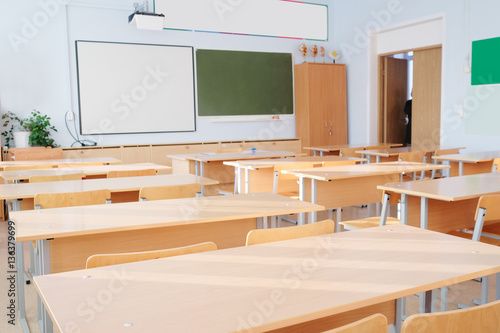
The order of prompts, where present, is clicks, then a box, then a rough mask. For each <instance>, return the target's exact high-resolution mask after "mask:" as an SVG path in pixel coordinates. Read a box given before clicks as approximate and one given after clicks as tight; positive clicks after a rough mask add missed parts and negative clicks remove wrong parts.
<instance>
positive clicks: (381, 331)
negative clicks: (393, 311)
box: [324, 314, 388, 333]
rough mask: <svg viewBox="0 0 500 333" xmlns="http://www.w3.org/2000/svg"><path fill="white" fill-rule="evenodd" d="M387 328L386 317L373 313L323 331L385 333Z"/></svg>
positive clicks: (333, 332)
mask: <svg viewBox="0 0 500 333" xmlns="http://www.w3.org/2000/svg"><path fill="white" fill-rule="evenodd" d="M387 330H388V326H387V318H386V317H385V316H384V315H383V314H375V315H373V316H370V317H367V318H364V319H361V320H358V321H356V322H354V323H351V324H348V325H345V326H342V327H339V328H336V329H334V330H331V331H328V332H324V333H387Z"/></svg>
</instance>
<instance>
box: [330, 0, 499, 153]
mask: <svg viewBox="0 0 500 333" xmlns="http://www.w3.org/2000/svg"><path fill="white" fill-rule="evenodd" d="M333 3H334V5H333V11H334V13H335V15H334V18H333V22H334V28H333V29H334V43H335V47H337V48H340V49H341V50H342V51H343V56H344V59H343V61H345V62H346V63H347V64H348V69H349V76H348V79H349V112H350V134H351V140H352V139H353V138H355V139H356V141H367V140H369V139H371V140H375V139H376V137H377V132H376V131H377V127H376V122H375V120H376V118H377V117H376V114H377V110H376V107H374V105H376V104H374V103H373V97H374V96H372V95H371V94H370V87H369V82H370V80H369V71H370V69H371V67H372V66H373V65H374V64H373V63H370V61H371V57H370V55H371V54H375V53H374V52H375V51H376V50H373V49H372V47H373V45H371V44H370V43H369V40H370V37H369V36H370V31H379V30H385V29H387V28H389V27H393V26H399V25H404V24H406V23H409V22H414V21H416V20H424V19H426V18H429V17H435V16H438V15H443V16H444V19H445V31H444V33H445V45H444V50H443V58H444V68H443V75H444V76H443V102H442V105H443V114H442V121H441V123H442V138H441V142H442V144H443V145H446V146H450V145H454V146H455V145H458V146H462V145H463V146H466V147H468V148H469V149H473V150H484V149H500V130H499V129H498V124H499V123H500V86H498V85H494V86H483V87H479V88H478V87H471V86H470V74H469V73H466V71H465V69H466V67H467V66H468V63H469V54H470V47H471V40H475V39H483V38H489V37H496V36H500V26H499V25H498V24H496V22H497V20H498V18H497V13H498V12H499V11H500V2H499V1H498V0H474V1H473V0H439V1H435V0H420V1H413V0H369V1H368V0H366V1H363V5H362V6H360V1H352V0H334V1H333Z"/></svg>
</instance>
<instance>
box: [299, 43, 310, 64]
mask: <svg viewBox="0 0 500 333" xmlns="http://www.w3.org/2000/svg"><path fill="white" fill-rule="evenodd" d="M299 51H300V53H301V54H302V57H304V62H306V60H307V53H309V50H308V48H307V45H306V44H304V43H302V44H300V46H299Z"/></svg>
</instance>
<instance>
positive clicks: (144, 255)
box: [86, 242, 217, 269]
mask: <svg viewBox="0 0 500 333" xmlns="http://www.w3.org/2000/svg"><path fill="white" fill-rule="evenodd" d="M215 250H217V245H216V244H215V243H212V242H206V243H200V244H194V245H189V246H184V247H177V248H172V249H165V250H155V251H144V252H127V253H114V254H96V255H93V256H90V257H88V258H87V265H86V268H87V269H89V268H96V267H102V266H109V265H119V264H126V263H130V262H137V261H144V260H153V259H160V258H168V257H174V256H180V255H184V254H191V253H200V252H208V251H215Z"/></svg>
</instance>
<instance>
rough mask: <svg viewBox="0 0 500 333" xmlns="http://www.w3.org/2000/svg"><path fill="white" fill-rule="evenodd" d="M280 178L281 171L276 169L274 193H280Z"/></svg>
mask: <svg viewBox="0 0 500 333" xmlns="http://www.w3.org/2000/svg"><path fill="white" fill-rule="evenodd" d="M279 180H280V172H279V171H274V172H273V193H274V194H278V184H279Z"/></svg>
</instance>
